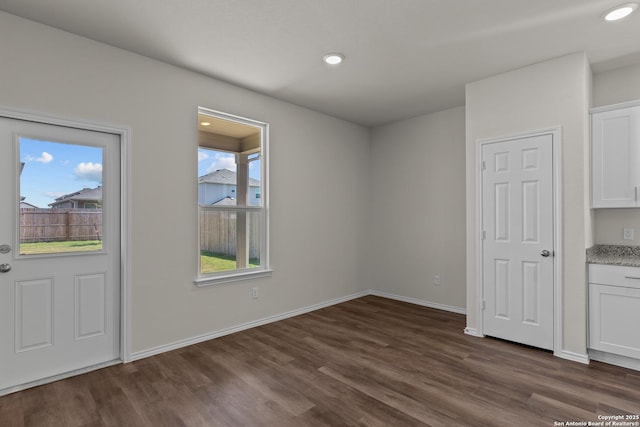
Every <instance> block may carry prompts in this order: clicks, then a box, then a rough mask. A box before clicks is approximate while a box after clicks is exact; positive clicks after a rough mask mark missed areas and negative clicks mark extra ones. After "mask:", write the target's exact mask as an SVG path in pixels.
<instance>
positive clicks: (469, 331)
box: [464, 326, 484, 338]
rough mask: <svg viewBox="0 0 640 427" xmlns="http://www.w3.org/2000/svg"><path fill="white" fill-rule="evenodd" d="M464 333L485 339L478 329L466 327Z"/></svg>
mask: <svg viewBox="0 0 640 427" xmlns="http://www.w3.org/2000/svg"><path fill="white" fill-rule="evenodd" d="M464 333H465V334H467V335H471V336H472V337H478V338H484V335H483V334H481V333H480V332H478V330H477V329H476V328H470V327H468V326H467V327H466V328H464Z"/></svg>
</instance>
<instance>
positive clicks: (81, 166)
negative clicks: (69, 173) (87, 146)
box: [73, 162, 102, 183]
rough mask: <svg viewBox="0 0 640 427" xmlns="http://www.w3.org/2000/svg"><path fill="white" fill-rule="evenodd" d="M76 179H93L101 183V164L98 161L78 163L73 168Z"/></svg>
mask: <svg viewBox="0 0 640 427" xmlns="http://www.w3.org/2000/svg"><path fill="white" fill-rule="evenodd" d="M73 174H74V175H75V177H76V179H78V180H80V181H95V182H98V183H102V164H100V163H93V162H87V163H84V162H83V163H78V165H77V166H76V168H75V169H74V170H73Z"/></svg>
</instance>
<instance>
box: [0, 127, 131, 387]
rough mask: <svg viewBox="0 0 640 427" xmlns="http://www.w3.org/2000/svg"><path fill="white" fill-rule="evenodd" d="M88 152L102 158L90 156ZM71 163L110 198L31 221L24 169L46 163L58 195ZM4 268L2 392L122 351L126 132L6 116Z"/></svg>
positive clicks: (1, 177) (0, 160)
mask: <svg viewBox="0 0 640 427" xmlns="http://www.w3.org/2000/svg"><path fill="white" fill-rule="evenodd" d="M28 144H33V146H36V145H37V144H49V146H51V147H53V148H52V149H47V150H46V151H40V152H36V153H31V152H29V151H28V150H26V149H25V147H27V146H28ZM56 150H57V151H56ZM85 152H91V153H94V154H95V155H97V156H98V157H99V159H100V161H97V160H95V161H92V162H88V161H82V162H81V160H82V157H81V155H80V154H78V153H85ZM63 153H64V154H63ZM66 155H68V157H65V156H66ZM76 155H77V156H76ZM82 155H84V154H82ZM74 156H75V157H74ZM74 161H75V162H77V164H74V163H73V162H74ZM63 166H66V167H67V169H66V170H69V171H72V173H76V174H77V176H75V177H73V178H70V179H71V182H72V185H77V189H78V190H79V191H80V190H81V189H82V188H83V187H85V186H87V184H86V183H85V182H83V181H82V179H83V178H86V177H87V173H89V174H92V175H91V179H93V180H95V181H96V184H95V185H96V186H98V182H99V187H100V189H101V191H102V196H101V199H100V200H98V199H96V198H94V200H91V201H87V200H84V201H83V200H77V201H74V202H73V203H75V204H76V205H75V206H74V207H73V208H69V209H68V208H67V207H65V208H60V209H58V210H57V211H55V212H54V211H53V210H52V209H50V208H49V206H46V205H45V206H42V205H40V206H39V207H40V208H41V209H32V208H26V210H27V211H28V213H29V215H30V216H29V218H31V219H29V220H28V221H27V220H26V219H25V218H27V216H28V215H27V216H25V215H26V214H25V213H24V212H25V208H24V207H22V208H21V205H24V203H25V202H29V201H30V200H31V198H32V197H33V196H30V197H27V198H26V199H25V200H24V202H22V203H21V199H23V198H24V196H25V192H27V190H28V189H27V181H25V180H26V178H25V176H28V174H29V173H31V172H33V171H35V170H36V168H40V169H41V170H42V171H43V172H41V174H45V175H44V176H40V178H44V179H43V180H42V182H43V183H44V184H41V185H44V187H43V188H41V189H40V190H38V191H42V192H45V191H46V192H49V191H50V192H54V191H57V190H58V189H59V188H58V187H57V186H58V185H60V184H58V180H59V179H60V178H61V177H60V175H61V174H62V172H60V171H61V170H63V169H61V168H62V167H63ZM74 168H75V169H74ZM62 178H64V177H62ZM67 178H68V177H67ZM85 190H86V189H85ZM28 194H30V195H32V194H36V193H35V192H34V193H32V192H29V193H28ZM51 200H52V201H53V200H54V199H51ZM89 202H91V203H89ZM79 206H84V208H82V209H80V208H79ZM45 217H46V218H49V219H48V220H47V221H49V222H47V223H46V224H45V222H43V221H44V220H43V218H45ZM51 218H63V220H61V219H51ZM86 218H93V219H92V221H93V222H92V223H91V224H85V223H83V221H85V222H86ZM96 218H99V219H100V221H98V220H97V219H96ZM29 221H31V222H29ZM28 222H29V223H28ZM61 229H64V230H66V231H65V232H61V231H60V230H61ZM69 230H71V231H69ZM83 230H84V231H83ZM74 233H75V234H74ZM82 233H84V234H82ZM87 233H89V234H88V235H89V237H87ZM72 234H73V236H71V235H72ZM74 236H75V237H74ZM26 242H29V243H26ZM57 244H60V245H62V246H64V247H66V249H65V251H66V252H60V249H59V248H58V247H57V246H56V245H57ZM89 244H91V245H93V246H91V247H92V248H93V249H91V250H86V247H87V246H88V245H89ZM0 270H1V271H2V272H0V395H1V394H3V393H6V392H8V391H11V390H14V389H17V388H22V387H24V386H28V385H29V384H30V383H33V382H37V381H41V380H45V379H47V378H50V377H55V376H57V375H61V374H66V373H69V372H73V371H76V370H80V369H85V368H89V367H92V366H95V365H100V364H104V363H106V362H110V361H114V360H118V359H119V358H120V137H119V136H117V135H113V134H108V133H102V132H94V131H88V130H80V129H74V128H68V127H64V126H56V125H49V124H42V123H35V122H29V121H22V120H17V119H10V118H0Z"/></svg>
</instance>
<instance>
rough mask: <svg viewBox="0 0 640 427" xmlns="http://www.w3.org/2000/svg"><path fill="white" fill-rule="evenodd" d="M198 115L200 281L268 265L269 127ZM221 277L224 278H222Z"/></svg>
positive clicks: (222, 116) (201, 111)
mask: <svg viewBox="0 0 640 427" xmlns="http://www.w3.org/2000/svg"><path fill="white" fill-rule="evenodd" d="M210 113H211V114H209V111H205V109H203V108H200V109H199V111H198V181H197V185H198V209H199V216H200V217H199V240H200V247H199V252H200V270H199V272H198V276H199V279H198V280H199V281H206V280H209V279H210V278H211V279H212V280H214V281H215V279H216V276H220V277H221V278H223V279H225V278H227V277H230V276H233V275H234V274H235V273H234V272H236V273H238V274H244V273H253V272H256V271H258V272H259V271H260V270H264V269H265V268H266V264H268V258H269V256H268V252H267V247H268V244H267V242H266V239H267V236H266V232H267V225H266V224H267V213H266V212H265V210H264V208H265V205H266V201H265V198H266V194H265V193H264V188H265V184H264V180H265V179H266V178H264V176H265V175H266V173H265V170H264V168H265V167H266V161H263V156H264V155H265V154H266V147H265V146H264V144H266V140H265V139H263V138H266V135H265V132H266V130H267V126H266V124H264V123H259V122H254V121H252V120H250V119H243V118H240V117H236V116H229V115H226V114H224V113H218V112H214V111H211V112H210ZM219 273H221V274H219Z"/></svg>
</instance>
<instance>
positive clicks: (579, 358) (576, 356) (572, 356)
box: [554, 350, 589, 365]
mask: <svg viewBox="0 0 640 427" xmlns="http://www.w3.org/2000/svg"><path fill="white" fill-rule="evenodd" d="M554 356H557V357H559V358H561V359H567V360H571V361H573V362H578V363H582V364H584V365H588V364H589V355H588V354H582V353H574V352H572V351H568V350H560V351H558V352H555V353H554Z"/></svg>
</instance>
